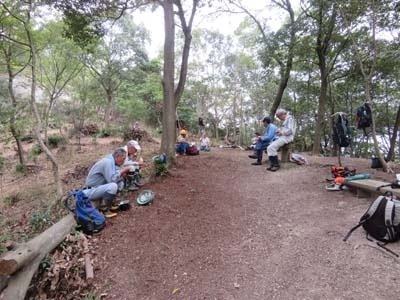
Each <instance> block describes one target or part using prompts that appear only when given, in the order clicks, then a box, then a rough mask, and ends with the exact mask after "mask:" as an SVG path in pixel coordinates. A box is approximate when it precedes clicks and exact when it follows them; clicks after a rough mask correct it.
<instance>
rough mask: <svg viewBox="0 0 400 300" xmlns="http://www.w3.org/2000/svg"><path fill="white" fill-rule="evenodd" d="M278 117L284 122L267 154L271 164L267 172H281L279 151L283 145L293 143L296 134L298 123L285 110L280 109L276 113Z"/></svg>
mask: <svg viewBox="0 0 400 300" xmlns="http://www.w3.org/2000/svg"><path fill="white" fill-rule="evenodd" d="M276 117H277V118H278V119H279V120H281V121H283V124H282V127H281V128H280V129H278V130H277V131H276V135H277V137H278V138H277V139H276V140H274V141H273V142H272V143H271V144H270V145H269V146H268V147H267V153H268V158H269V162H270V166H269V167H268V168H267V170H269V171H272V172H275V171H277V170H279V168H280V165H279V160H278V150H279V148H281V147H282V146H283V145H286V144H289V143H291V142H293V139H294V135H295V133H296V121H295V120H294V118H293V117H292V116H291V115H289V114H288V112H287V111H286V110H285V109H282V108H280V109H278V110H277V111H276Z"/></svg>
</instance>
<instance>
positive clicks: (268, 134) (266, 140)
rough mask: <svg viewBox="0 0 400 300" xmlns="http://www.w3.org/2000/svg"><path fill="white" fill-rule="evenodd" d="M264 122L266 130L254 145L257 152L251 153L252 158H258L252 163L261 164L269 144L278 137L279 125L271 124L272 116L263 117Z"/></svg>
mask: <svg viewBox="0 0 400 300" xmlns="http://www.w3.org/2000/svg"><path fill="white" fill-rule="evenodd" d="M263 124H264V127H265V132H264V135H263V136H260V135H259V136H258V137H257V142H256V145H255V147H254V150H255V154H253V155H249V157H250V158H256V159H257V161H256V162H254V163H252V165H255V166H257V165H261V164H262V157H263V152H264V150H265V149H267V147H268V145H269V144H270V143H271V142H272V141H273V140H274V139H275V138H276V131H277V127H276V126H275V125H274V124H271V118H270V117H268V116H266V117H264V119H263Z"/></svg>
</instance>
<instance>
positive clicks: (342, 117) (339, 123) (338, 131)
mask: <svg viewBox="0 0 400 300" xmlns="http://www.w3.org/2000/svg"><path fill="white" fill-rule="evenodd" d="M333 141H334V142H335V143H336V144H337V145H338V146H339V147H348V146H349V145H350V141H351V130H350V127H349V121H348V120H347V118H346V114H345V113H342V112H340V113H339V114H338V117H337V118H336V120H335V121H334V124H333Z"/></svg>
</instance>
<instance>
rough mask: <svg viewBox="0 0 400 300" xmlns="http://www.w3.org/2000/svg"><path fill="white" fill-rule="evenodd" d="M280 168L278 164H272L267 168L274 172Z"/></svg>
mask: <svg viewBox="0 0 400 300" xmlns="http://www.w3.org/2000/svg"><path fill="white" fill-rule="evenodd" d="M280 168H281V167H280V166H277V165H275V166H272V167H271V169H269V171H271V172H276V171H278V170H279V169H280Z"/></svg>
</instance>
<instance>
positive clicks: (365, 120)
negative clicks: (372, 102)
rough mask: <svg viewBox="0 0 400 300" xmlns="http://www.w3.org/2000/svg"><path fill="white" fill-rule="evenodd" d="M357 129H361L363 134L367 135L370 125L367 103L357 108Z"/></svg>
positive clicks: (370, 116)
mask: <svg viewBox="0 0 400 300" xmlns="http://www.w3.org/2000/svg"><path fill="white" fill-rule="evenodd" d="M356 117H357V128H358V129H362V130H363V131H364V134H365V135H367V128H368V127H370V126H371V125H372V110H371V107H370V106H369V104H368V103H364V104H363V105H362V106H360V107H359V108H357V111H356Z"/></svg>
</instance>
